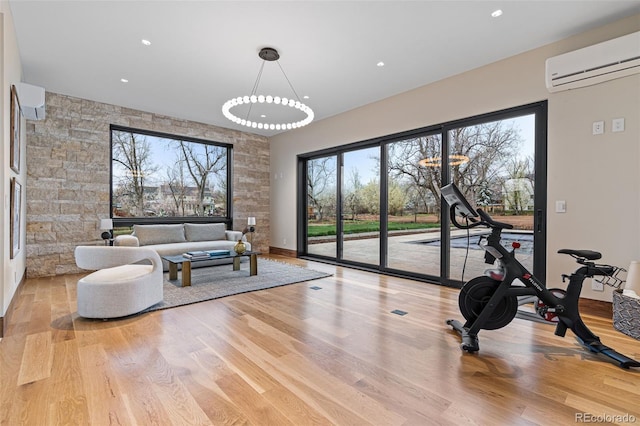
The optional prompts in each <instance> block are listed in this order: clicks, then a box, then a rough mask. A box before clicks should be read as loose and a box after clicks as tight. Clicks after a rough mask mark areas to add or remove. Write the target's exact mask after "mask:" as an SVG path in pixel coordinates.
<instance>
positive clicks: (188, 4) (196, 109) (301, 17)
mask: <svg viewBox="0 0 640 426" xmlns="http://www.w3.org/2000/svg"><path fill="white" fill-rule="evenodd" d="M9 3H10V6H11V11H12V13H13V18H14V23H15V27H16V32H17V38H18V47H19V49H20V55H21V59H22V66H23V81H25V82H27V83H31V84H35V85H38V86H42V87H44V88H45V89H46V90H47V91H50V92H56V93H62V94H66V95H70V96H77V97H80V98H84V99H91V100H95V101H99V102H106V103H110V104H115V105H121V106H126V107H130V108H135V109H139V110H143V111H149V112H154V113H160V114H166V115H169V116H173V117H178V118H183V119H188V120H194V121H198V122H203V123H209V124H213V125H217V126H222V127H227V128H235V129H240V130H246V131H253V132H254V133H260V134H263V135H267V136H270V135H273V134H275V133H278V132H277V131H256V130H250V129H247V128H246V127H242V126H239V125H236V124H234V123H231V122H230V121H228V120H227V119H226V118H225V117H224V116H223V115H222V112H221V106H222V104H223V103H224V102H225V101H226V100H228V99H230V98H232V97H237V96H241V95H249V94H250V93H251V91H252V88H253V86H254V83H255V82H256V77H257V75H258V70H259V69H260V66H261V65H262V63H263V61H262V60H261V59H260V58H259V57H258V55H257V53H258V51H259V50H260V48H262V47H265V46H270V47H274V48H276V49H277V50H278V51H279V52H280V54H281V58H280V61H279V63H280V65H281V66H282V69H283V70H284V72H285V73H286V75H287V77H288V78H289V80H290V81H291V84H292V85H293V88H294V89H295V90H296V92H297V93H298V94H299V96H300V97H302V96H305V95H306V96H309V99H301V100H302V101H303V102H304V103H306V104H307V105H309V106H310V107H311V108H313V110H314V111H315V115H316V120H320V119H323V118H327V117H330V116H333V115H336V114H339V113H341V112H344V111H348V110H350V109H353V108H356V107H359V106H362V105H366V104H368V103H371V102H374V101H377V100H380V99H384V98H387V97H389V96H392V95H395V94H398V93H401V92H405V91H407V90H410V89H413V88H416V87H419V86H422V85H425V84H428V83H431V82H434V81H437V80H440V79H443V78H445V77H448V76H451V75H454V74H458V73H461V72H464V71H467V70H470V69H473V68H477V67H479V66H482V65H485V64H488V63H491V62H495V61H497V60H500V59H503V58H506V57H509V56H512V55H515V54H517V53H520V52H524V51H527V50H531V49H533V48H536V47H539V46H542V45H545V44H549V43H552V42H554V41H557V40H560V39H563V38H566V37H568V36H571V35H574V34H578V33H580V32H583V31H586V30H588V29H591V28H594V27H598V26H600V25H603V24H606V23H608V22H611V21H615V20H617V19H620V18H622V17H624V16H628V15H631V14H634V13H640V2H638V1H637V0H634V1H595V0H587V1H523V0H520V1H515V0H512V1H479V0H475V1H397V0H396V1H327V0H325V1H301V0H300V1H282V2H274V1H213V0H210V1H179V0H174V1H162V0H155V1H136V0H127V1H93V0H84V1H56V0H47V1H32V0H11V1H10V2H9ZM496 9H502V10H503V11H504V14H503V15H502V16H501V17H499V18H492V17H491V12H492V11H494V10H496ZM142 39H148V40H150V41H151V43H152V44H151V45H150V46H144V45H143V44H142V43H141V40H142ZM380 61H384V63H385V66H384V67H378V66H376V64H377V63H378V62H380ZM121 78H126V79H128V80H129V82H128V83H122V82H121V81H120V79H121ZM540 78H544V77H543V76H541V77H540ZM258 92H259V93H262V94H265V95H267V94H272V95H280V96H285V97H294V94H293V93H292V91H291V89H290V88H289V85H288V84H287V82H286V80H285V78H284V76H283V75H282V73H281V71H280V69H279V68H278V65H277V63H275V62H266V63H265V67H264V73H263V75H262V78H261V80H260V85H259V87H258ZM259 107H265V108H266V104H265V105H256V106H254V108H253V110H252V112H251V117H250V118H249V119H251V120H260V117H259V114H261V113H265V114H266V115H267V118H266V119H262V120H293V121H297V120H300V119H302V118H303V117H304V115H303V114H302V113H300V112H299V111H296V110H292V109H288V108H282V107H278V108H276V107H274V106H271V108H269V109H267V110H260V108H259ZM232 111H233V112H234V113H237V114H238V115H242V114H244V112H243V111H242V110H240V107H237V108H236V109H233V110H232ZM241 113H242V114H241ZM296 113H297V114H296ZM283 114H288V115H283ZM292 114H293V115H292ZM276 122H277V121H276Z"/></svg>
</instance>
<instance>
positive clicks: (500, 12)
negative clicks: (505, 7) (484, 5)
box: [491, 9, 502, 18]
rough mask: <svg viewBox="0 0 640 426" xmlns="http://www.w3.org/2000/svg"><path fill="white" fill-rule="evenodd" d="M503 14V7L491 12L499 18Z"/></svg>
mask: <svg viewBox="0 0 640 426" xmlns="http://www.w3.org/2000/svg"><path fill="white" fill-rule="evenodd" d="M501 15H502V10H501V9H497V10H494V11H493V12H491V16H492V17H494V18H497V17H498V16H501Z"/></svg>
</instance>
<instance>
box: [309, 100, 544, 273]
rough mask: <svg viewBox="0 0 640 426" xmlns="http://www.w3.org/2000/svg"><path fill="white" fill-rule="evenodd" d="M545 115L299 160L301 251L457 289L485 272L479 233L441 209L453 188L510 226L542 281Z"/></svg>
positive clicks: (538, 110) (402, 136) (439, 130)
mask: <svg viewBox="0 0 640 426" xmlns="http://www.w3.org/2000/svg"><path fill="white" fill-rule="evenodd" d="M546 117H547V107H546V102H539V103H535V104H530V105H523V106H519V107H514V108H509V109H507V110H502V111H496V112H491V113H488V114H483V115H479V116H475V117H469V118H464V119H460V120H456V121H451V122H447V123H440V124H436V125H433V126H430V127H427V128H422V129H416V130H411V131H407V132H403V133H399V134H395V135H388V136H384V137H381V138H377V139H372V140H368V141H362V142H355V143H351V144H349V145H344V146H337V147H332V148H328V149H325V150H322V151H317V152H312V153H308V154H304V155H300V156H299V157H298V158H299V161H300V163H299V166H298V171H299V173H300V175H299V180H298V184H299V188H300V194H301V195H302V196H301V197H300V199H299V204H298V209H299V210H298V211H299V216H298V223H299V226H298V229H297V231H298V253H299V254H300V255H301V256H309V257H312V258H322V259H324V260H327V261H331V262H336V263H339V264H344V265H352V266H355V267H358V268H364V269H368V270H378V271H382V272H389V273H392V274H394V275H402V276H407V277H411V278H417V279H420V280H424V281H430V282H439V283H441V284H445V285H452V286H460V285H461V284H462V282H463V281H464V280H465V279H468V278H469V277H473V276H476V275H482V274H483V273H484V271H485V270H486V269H488V268H490V267H491V266H490V265H486V264H485V263H484V251H483V250H482V247H481V246H480V245H479V244H478V242H479V241H481V240H480V232H478V231H482V230H481V229H476V230H475V231H476V232H472V233H471V234H473V235H471V234H468V233H467V232H462V231H460V230H458V229H456V228H453V227H451V226H450V223H449V210H448V208H446V209H444V210H443V209H442V200H441V198H440V188H441V187H442V186H443V185H446V184H447V183H449V182H454V183H455V184H456V185H458V187H459V188H460V189H461V190H462V191H463V193H464V194H465V196H466V197H467V198H468V199H469V200H470V201H471V202H472V204H473V205H475V206H478V207H482V208H483V209H485V210H486V211H488V212H489V213H490V214H492V215H494V216H498V218H497V220H499V221H501V222H507V223H510V224H512V225H513V226H514V229H513V232H512V233H510V235H508V236H509V238H511V241H518V242H520V243H521V245H520V248H519V249H518V259H519V261H520V262H521V263H523V264H524V265H525V266H526V267H527V268H529V269H530V270H531V269H533V272H534V273H535V274H536V275H537V276H545V273H546V272H545V269H544V268H545V258H546V233H545V224H544V218H545V217H546V127H547V125H546ZM443 158H446V159H447V160H448V161H443V160H442V159H443ZM381 170H382V173H381V172H380V171H381ZM503 239H504V241H505V242H506V243H507V244H508V245H509V247H511V246H510V244H511V241H508V238H507V233H504V234H503Z"/></svg>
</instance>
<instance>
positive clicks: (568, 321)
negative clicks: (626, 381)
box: [441, 184, 640, 369]
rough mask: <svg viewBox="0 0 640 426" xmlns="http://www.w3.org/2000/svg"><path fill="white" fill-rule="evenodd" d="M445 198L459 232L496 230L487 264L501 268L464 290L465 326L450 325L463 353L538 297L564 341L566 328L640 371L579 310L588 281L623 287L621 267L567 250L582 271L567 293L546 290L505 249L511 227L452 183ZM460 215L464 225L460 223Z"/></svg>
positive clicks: (444, 191) (585, 342) (444, 192)
mask: <svg viewBox="0 0 640 426" xmlns="http://www.w3.org/2000/svg"><path fill="white" fill-rule="evenodd" d="M441 193H442V196H443V197H444V199H445V201H446V202H447V204H448V205H449V213H450V218H451V222H452V223H453V225H454V226H456V227H457V228H459V229H467V230H468V229H471V228H475V227H478V226H485V227H488V228H490V229H491V233H490V235H489V236H488V237H487V238H486V244H485V245H484V246H482V248H483V249H484V250H485V255H484V261H485V263H487V264H494V263H496V260H497V264H498V268H496V269H494V270H492V273H491V274H490V275H491V276H479V277H476V278H473V279H472V280H470V281H468V282H467V283H465V284H464V285H463V286H462V289H461V290H460V295H459V298H458V305H459V307H460V311H461V313H462V315H463V316H464V318H465V320H466V322H465V323H464V324H462V323H461V322H460V321H457V320H454V319H450V320H447V324H448V325H450V326H451V327H453V329H454V330H455V331H457V332H458V333H459V334H460V336H461V337H462V344H461V348H462V349H463V350H465V351H467V352H469V353H473V352H477V351H479V350H480V346H479V343H478V332H479V331H480V330H481V329H484V330H496V329H499V328H502V327H504V326H506V325H507V324H509V323H510V322H511V321H512V320H513V318H514V317H515V316H516V314H517V312H518V305H519V302H518V300H519V298H520V299H522V298H526V297H531V296H535V297H537V298H538V301H539V302H538V303H537V305H536V312H537V314H539V315H540V316H541V317H544V319H546V320H547V321H553V322H555V323H556V329H555V334H556V335H557V336H560V337H564V336H565V334H566V331H567V329H570V330H571V331H573V333H574V334H575V335H576V337H577V338H578V340H579V342H580V343H581V344H582V345H583V346H585V347H586V348H587V349H588V350H590V351H591V352H594V353H600V354H602V355H605V356H607V357H609V358H611V359H613V360H615V361H616V362H617V363H618V365H619V366H620V367H621V368H625V369H628V368H630V367H640V362H638V361H636V360H634V359H632V358H629V357H627V356H626V355H623V354H621V353H619V352H617V351H615V350H614V349H612V348H610V347H608V346H606V345H604V344H602V343H601V342H600V339H599V338H598V336H596V335H595V334H593V332H591V330H589V328H588V327H587V326H586V325H585V324H584V322H583V321H582V318H581V317H580V312H579V310H578V300H579V298H580V291H581V290H582V283H583V281H584V280H585V278H593V277H602V279H603V282H605V283H608V280H609V279H611V280H613V282H617V283H618V285H619V284H620V283H622V280H620V279H618V278H617V277H616V275H617V274H618V273H619V272H620V270H621V269H620V268H618V267H616V266H611V265H601V264H596V263H595V262H594V261H595V260H598V259H600V258H601V257H602V255H601V254H600V253H598V252H595V251H591V250H572V249H562V250H559V251H558V253H562V254H567V255H569V256H571V257H573V258H575V259H576V262H577V263H578V264H579V265H580V267H579V268H578V269H577V270H576V271H575V272H574V273H572V274H571V275H570V276H566V275H563V280H564V279H566V278H568V279H569V285H568V286H567V290H566V292H565V291H564V290H560V289H547V288H546V287H545V285H544V284H542V283H541V282H540V281H539V280H538V279H537V278H536V277H535V276H533V274H532V273H531V272H529V271H528V270H527V269H526V268H525V267H524V266H522V264H521V263H520V262H519V261H518V260H517V259H516V257H515V251H516V246H517V244H516V245H514V246H513V249H512V250H511V251H509V250H507V249H506V248H505V247H503V246H502V245H501V244H500V239H501V234H502V230H503V229H512V228H513V226H512V225H511V224H508V223H502V222H498V221H495V220H493V219H492V218H491V216H489V214H487V213H486V212H484V211H483V210H482V209H480V208H478V209H474V208H473V207H471V205H470V204H469V202H468V201H467V200H466V199H465V197H464V196H463V195H462V193H461V192H460V190H459V189H458V188H457V187H456V186H455V185H454V184H449V185H447V186H445V187H443V188H442V189H441ZM458 216H460V217H462V218H464V221H465V223H464V224H463V223H460V222H459V221H458Z"/></svg>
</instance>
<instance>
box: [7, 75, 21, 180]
mask: <svg viewBox="0 0 640 426" xmlns="http://www.w3.org/2000/svg"><path fill="white" fill-rule="evenodd" d="M20 117H21V114H20V101H19V99H18V91H17V90H16V86H14V85H11V147H10V151H11V154H10V156H9V157H10V162H11V169H12V170H13V171H15V172H16V173H20V127H21V126H20Z"/></svg>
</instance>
